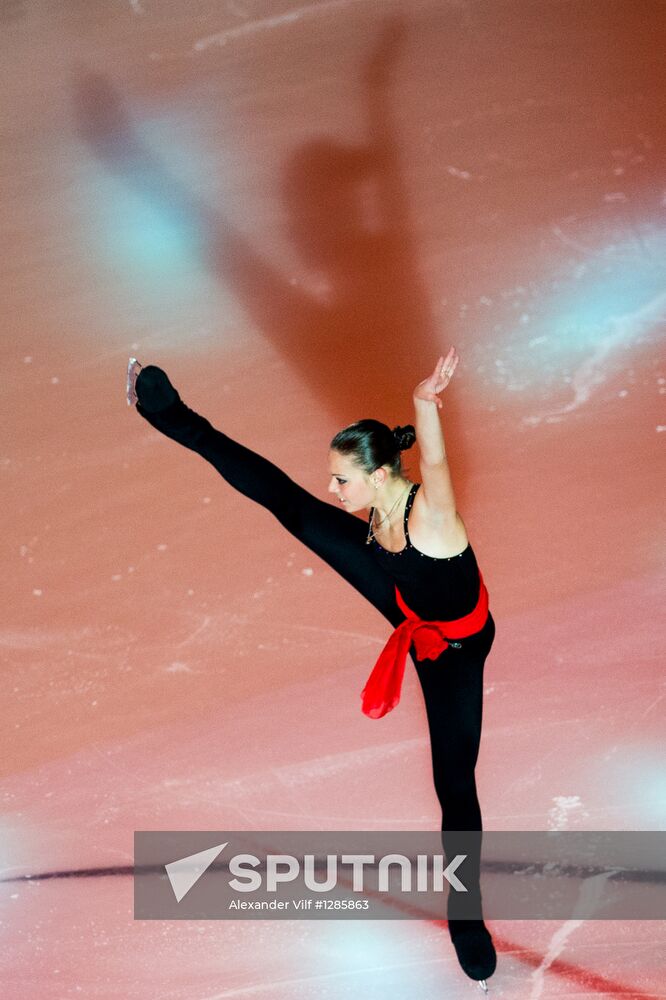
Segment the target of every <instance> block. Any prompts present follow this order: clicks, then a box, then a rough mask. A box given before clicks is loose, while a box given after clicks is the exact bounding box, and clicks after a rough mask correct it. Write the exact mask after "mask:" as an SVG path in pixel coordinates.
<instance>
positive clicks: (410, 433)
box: [391, 424, 416, 451]
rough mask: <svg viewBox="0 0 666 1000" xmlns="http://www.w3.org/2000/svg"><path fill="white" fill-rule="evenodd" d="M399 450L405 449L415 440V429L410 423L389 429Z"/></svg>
mask: <svg viewBox="0 0 666 1000" xmlns="http://www.w3.org/2000/svg"><path fill="white" fill-rule="evenodd" d="M391 433H392V434H393V437H394V439H395V443H396V444H397V446H398V450H399V451H407V449H408V448H411V447H412V445H413V444H414V442H415V441H416V431H415V430H414V428H413V427H412V425H411V424H407V426H406V427H394V428H393V430H392V431H391Z"/></svg>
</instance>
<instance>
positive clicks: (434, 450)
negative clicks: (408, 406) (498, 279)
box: [414, 347, 458, 524]
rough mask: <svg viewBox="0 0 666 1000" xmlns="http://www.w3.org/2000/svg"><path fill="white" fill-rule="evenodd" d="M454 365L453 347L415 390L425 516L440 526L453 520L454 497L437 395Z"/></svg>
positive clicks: (456, 359) (455, 361)
mask: <svg viewBox="0 0 666 1000" xmlns="http://www.w3.org/2000/svg"><path fill="white" fill-rule="evenodd" d="M457 363H458V356H457V354H456V353H455V348H453V347H452V348H451V350H450V351H449V353H448V355H447V357H446V358H444V357H440V359H439V360H438V362H437V365H436V367H435V370H434V371H433V373H432V375H430V376H429V377H428V378H427V379H424V381H423V382H420V383H419V385H418V386H417V387H416V389H415V390H414V412H415V420H414V426H415V429H416V440H417V442H418V445H419V449H420V452H421V463H420V470H421V480H422V487H421V492H422V493H423V498H422V499H423V501H424V503H425V507H426V511H427V515H428V517H430V518H432V519H436V520H437V521H439V522H440V523H442V524H446V523H454V522H455V521H456V498H455V494H454V491H453V482H452V479H451V471H450V468H449V463H448V459H447V457H446V444H445V441H444V432H443V430H442V424H441V420H440V416H439V411H440V409H441V407H442V401H441V399H440V398H439V393H440V392H442V390H443V389H444V388H446V386H447V385H448V383H449V380H450V378H451V376H452V375H453V372H454V370H455V367H456V365H457Z"/></svg>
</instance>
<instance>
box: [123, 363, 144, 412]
mask: <svg viewBox="0 0 666 1000" xmlns="http://www.w3.org/2000/svg"><path fill="white" fill-rule="evenodd" d="M142 368H143V365H142V364H141V362H140V361H137V360H136V358H130V359H129V361H128V362H127V405H128V406H136V403H137V395H136V380H137V377H138V374H139V372H140V371H141V369H142Z"/></svg>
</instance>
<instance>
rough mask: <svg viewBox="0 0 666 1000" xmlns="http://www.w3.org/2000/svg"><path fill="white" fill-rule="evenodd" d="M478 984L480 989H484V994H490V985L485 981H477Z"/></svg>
mask: <svg viewBox="0 0 666 1000" xmlns="http://www.w3.org/2000/svg"><path fill="white" fill-rule="evenodd" d="M477 983H478V984H479V988H480V989H482V990H483V992H484V993H487V992H488V984H487V983H486V981H485V979H477Z"/></svg>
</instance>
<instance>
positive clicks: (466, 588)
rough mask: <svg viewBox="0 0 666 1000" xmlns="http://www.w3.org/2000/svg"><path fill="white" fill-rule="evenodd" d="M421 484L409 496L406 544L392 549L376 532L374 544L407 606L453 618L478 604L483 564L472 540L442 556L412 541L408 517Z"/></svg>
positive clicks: (436, 617)
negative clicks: (385, 546) (473, 546)
mask: <svg viewBox="0 0 666 1000" xmlns="http://www.w3.org/2000/svg"><path fill="white" fill-rule="evenodd" d="M419 485H420V484H419V483H414V484H413V485H412V487H411V489H410V491H409V496H408V497H407V504H406V506H405V514H404V529H405V539H406V545H405V547H404V548H403V549H400V551H399V552H390V551H389V550H388V549H385V548H384V547H383V546H382V545H380V544H379V542H378V541H377V539H376V538H375V537H374V535H372V541H371V547H372V551H373V554H374V556H375V558H376V560H377V562H378V564H379V565H380V566H381V568H382V569H383V570H384V572H386V573H388V574H389V575H390V576H391V577H392V578H393V579H394V580H395V582H396V584H397V586H398V589H399V591H400V594H401V595H402V597H403V599H404V601H405V603H406V605H407V607H408V608H409V609H410V610H411V611H413V612H414V614H416V615H418V617H419V618H422V619H423V620H424V621H452V620H453V619H454V618H462V617H463V615H467V614H469V612H470V611H472V610H473V609H474V608H475V607H476V602H477V601H478V599H479V567H478V565H477V562H476V556H475V555H474V551H473V549H472V546H471V545H469V544H468V545H467V547H466V548H465V549H464V550H463V551H462V552H460V553H459V554H458V555H455V556H444V557H442V558H437V557H435V556H427V555H425V554H424V553H422V552H419V550H418V549H416V548H415V547H414V546H413V545H412V541H411V539H410V537H409V525H408V520H409V512H410V511H411V509H412V504H413V503H414V497H415V496H416V493H417V490H418V488H419ZM370 523H372V512H371V514H370Z"/></svg>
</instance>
